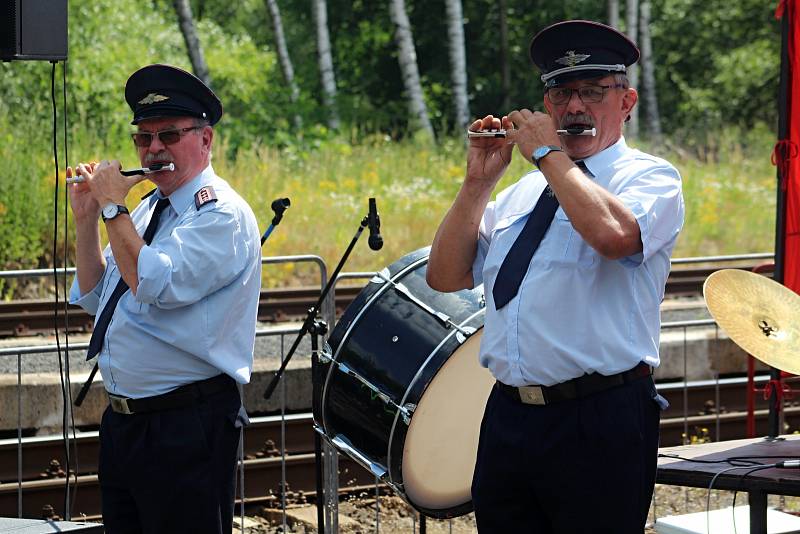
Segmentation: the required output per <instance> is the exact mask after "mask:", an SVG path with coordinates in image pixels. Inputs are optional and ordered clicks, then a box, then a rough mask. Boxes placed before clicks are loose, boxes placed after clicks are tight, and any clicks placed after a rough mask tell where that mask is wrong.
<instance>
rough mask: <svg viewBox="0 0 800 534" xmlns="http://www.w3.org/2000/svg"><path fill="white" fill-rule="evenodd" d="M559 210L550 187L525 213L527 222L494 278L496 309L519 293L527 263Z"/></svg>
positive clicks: (493, 292) (493, 294)
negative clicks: (529, 210) (528, 212)
mask: <svg viewBox="0 0 800 534" xmlns="http://www.w3.org/2000/svg"><path fill="white" fill-rule="evenodd" d="M557 209H558V199H557V198H556V196H555V195H554V194H553V191H552V190H551V189H550V186H549V185H548V186H547V187H545V188H544V191H542V194H541V195H540V196H539V200H538V201H537V202H536V207H535V208H533V212H531V214H530V215H529V216H528V221H527V222H526V223H525V226H524V227H523V228H522V232H520V234H519V236H518V237H517V240H516V241H514V244H513V245H511V250H509V251H508V254H507V255H506V257H505V259H504V260H503V264H502V265H501V266H500V271H499V272H498V273H497V278H496V279H495V281H494V287H493V288H492V296H493V297H494V306H495V309H497V310H499V309H500V308H502V307H503V306H505V305H506V304H508V302H509V301H510V300H511V299H513V298H514V297H515V296H516V295H517V293H518V292H519V286H520V284H521V283H522V279H523V278H524V277H525V273H526V272H528V265H530V263H531V258H533V254H534V253H535V252H536V249H537V248H539V243H541V241H542V238H543V237H544V234H545V233H547V229H548V228H549V227H550V223H551V222H553V216H554V215H555V213H556V210H557Z"/></svg>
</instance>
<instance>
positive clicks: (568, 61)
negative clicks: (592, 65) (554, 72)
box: [556, 50, 590, 67]
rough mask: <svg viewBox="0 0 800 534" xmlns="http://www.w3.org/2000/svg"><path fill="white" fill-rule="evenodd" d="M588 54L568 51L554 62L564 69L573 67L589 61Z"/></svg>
mask: <svg viewBox="0 0 800 534" xmlns="http://www.w3.org/2000/svg"><path fill="white" fill-rule="evenodd" d="M589 57H590V56H589V54H576V53H575V50H570V51H568V52H567V55H565V56H564V57H560V58H558V59H557V60H556V63H559V64H561V65H564V66H566V67H574V66H575V65H577V64H578V63H580V62H582V61H586V60H587V59H589Z"/></svg>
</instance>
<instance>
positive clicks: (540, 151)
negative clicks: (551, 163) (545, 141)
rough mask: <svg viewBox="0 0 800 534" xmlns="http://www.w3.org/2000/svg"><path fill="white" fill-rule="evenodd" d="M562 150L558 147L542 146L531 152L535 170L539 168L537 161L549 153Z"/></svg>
mask: <svg viewBox="0 0 800 534" xmlns="http://www.w3.org/2000/svg"><path fill="white" fill-rule="evenodd" d="M563 151H564V150H563V149H562V148H561V147H560V146H556V145H542V146H540V147H539V148H537V149H536V150H534V151H533V155H532V156H531V159H533V164H534V165H536V168H537V169H538V168H539V161H541V159H542V158H543V157H545V156H546V155H548V154H549V153H550V152H563Z"/></svg>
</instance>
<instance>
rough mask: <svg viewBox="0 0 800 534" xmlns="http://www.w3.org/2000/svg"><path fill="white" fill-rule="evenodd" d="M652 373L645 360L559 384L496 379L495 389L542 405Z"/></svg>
mask: <svg viewBox="0 0 800 534" xmlns="http://www.w3.org/2000/svg"><path fill="white" fill-rule="evenodd" d="M651 374H653V369H652V367H650V366H649V365H647V364H646V363H644V362H639V365H637V366H636V367H634V368H633V369H630V370H628V371H623V372H621V373H617V374H615V375H608V376H606V375H601V374H599V373H592V374H588V375H583V376H579V377H578V378H573V379H572V380H567V381H566V382H561V383H560V384H554V385H552V386H520V387H514V386H508V385H506V384H503V383H502V382H500V381H498V382H496V384H495V385H496V386H497V389H499V390H500V391H502V392H503V393H505V394H506V395H508V396H510V397H511V398H512V399H514V400H516V401H519V402H522V403H524V404H536V405H540V406H544V405H546V404H553V403H554V402H562V401H566V400H572V399H580V398H582V397H586V396H588V395H592V394H593V393H599V392H601V391H605V390H607V389H611V388H613V387H617V386H621V385H623V384H627V383H628V382H633V381H634V380H639V379H640V378H645V377H647V376H650V375H651Z"/></svg>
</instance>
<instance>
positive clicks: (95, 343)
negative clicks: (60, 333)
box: [86, 198, 169, 361]
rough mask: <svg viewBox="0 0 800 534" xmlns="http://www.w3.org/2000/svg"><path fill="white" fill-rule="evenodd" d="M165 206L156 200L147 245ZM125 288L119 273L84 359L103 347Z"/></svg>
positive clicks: (167, 203)
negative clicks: (117, 280)
mask: <svg viewBox="0 0 800 534" xmlns="http://www.w3.org/2000/svg"><path fill="white" fill-rule="evenodd" d="M167 206H169V199H168V198H162V199H161V200H159V201H158V202H156V207H155V209H154V210H153V216H152V217H151V218H150V222H149V223H148V224H147V228H146V229H145V231H144V235H143V236H142V239H144V242H145V243H146V244H148V245H149V244H150V242H151V241H152V240H153V236H154V235H155V234H156V229H157V228H158V219H159V217H161V212H162V211H164V210H165V209H166V208H167ZM127 290H128V284H126V283H125V280H124V279H123V278H122V274H121V273H120V277H119V282H117V286H116V287H115V288H114V292H113V293H111V296H110V297H109V298H108V301H107V302H106V305H105V306H104V307H103V311H102V312H101V313H100V317H99V318H98V319H97V321H95V323H94V328H93V329H92V337H91V339H90V340H89V352H87V353H86V361H89V360H91V359H92V358H94V357H95V356H97V354H98V353H99V352H100V349H101V348H102V347H103V339H104V338H105V337H106V330H108V325H109V323H110V322H111V317H112V316H113V315H114V310H115V309H116V307H117V302H119V299H120V297H122V295H123V294H124V293H125V292H126V291H127Z"/></svg>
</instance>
